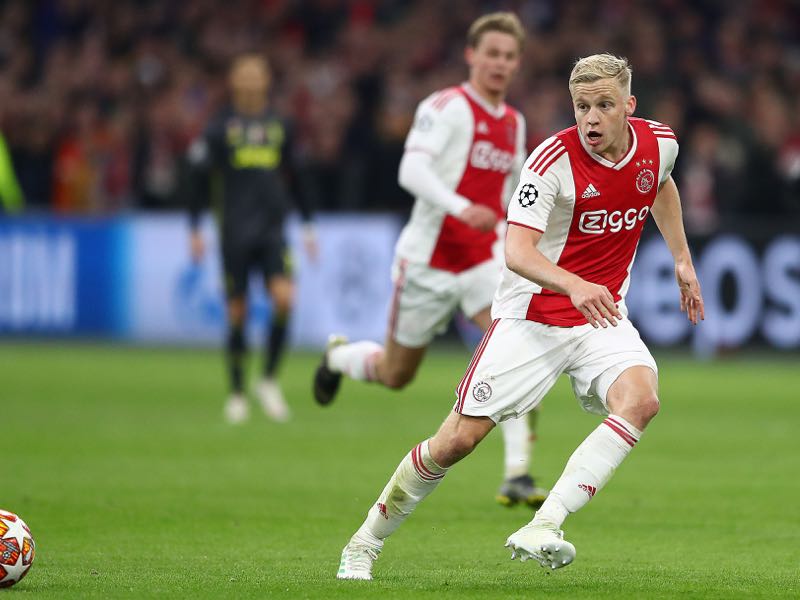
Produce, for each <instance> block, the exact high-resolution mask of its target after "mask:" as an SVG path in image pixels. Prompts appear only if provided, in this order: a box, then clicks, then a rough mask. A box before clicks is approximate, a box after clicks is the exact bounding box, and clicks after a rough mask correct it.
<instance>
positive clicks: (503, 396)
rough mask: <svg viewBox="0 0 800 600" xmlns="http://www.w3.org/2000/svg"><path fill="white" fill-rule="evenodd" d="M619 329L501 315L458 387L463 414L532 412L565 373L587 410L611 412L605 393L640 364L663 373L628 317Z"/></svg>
mask: <svg viewBox="0 0 800 600" xmlns="http://www.w3.org/2000/svg"><path fill="white" fill-rule="evenodd" d="M618 323H619V324H618V325H617V327H610V326H609V327H608V328H607V329H603V328H600V329H595V328H594V327H592V326H591V325H589V324H588V323H587V324H586V325H581V326H579V327H553V326H551V325H544V324H543V323H536V322H534V321H525V320H523V319H497V320H495V321H493V322H492V325H491V326H490V327H489V329H488V330H487V331H486V334H485V335H484V336H483V339H482V340H481V343H480V344H478V347H477V349H476V350H475V354H474V355H473V357H472V361H471V362H470V364H469V366H468V367H467V372H466V373H465V374H464V378H463V379H462V380H461V383H460V384H459V386H458V388H457V389H456V397H457V400H456V404H455V406H454V407H453V410H455V411H456V412H458V413H461V414H463V415H469V416H473V417H490V418H491V419H492V420H493V421H495V422H496V423H498V422H500V421H504V420H505V419H510V418H513V417H518V416H520V415H524V414H525V413H527V412H529V411H531V410H532V409H533V408H535V407H536V405H538V404H539V402H541V401H542V398H543V397H544V395H545V394H546V393H547V392H548V391H549V390H550V388H551V387H553V384H554V383H555V382H556V380H557V379H558V377H559V375H561V374H562V373H566V374H567V375H569V378H570V381H571V382H572V390H573V392H574V393H575V397H576V398H577V399H578V402H579V403H580V404H581V406H582V407H583V409H584V410H586V411H587V412H591V413H595V414H599V415H607V414H608V406H607V404H606V394H607V393H608V389H609V388H610V387H611V385H612V384H613V383H614V382H615V381H616V380H617V378H618V377H619V376H620V375H621V374H622V372H623V371H624V370H625V369H627V368H629V367H633V366H636V365H644V366H646V367H650V368H651V369H652V370H653V371H654V372H655V373H656V374H658V367H656V361H655V360H654V359H653V356H652V355H651V354H650V352H649V350H648V349H647V347H646V346H645V345H644V342H642V339H641V338H640V337H639V332H638V331H636V328H635V327H634V326H633V324H632V323H631V322H630V321H629V320H628V319H622V320H621V321H618Z"/></svg>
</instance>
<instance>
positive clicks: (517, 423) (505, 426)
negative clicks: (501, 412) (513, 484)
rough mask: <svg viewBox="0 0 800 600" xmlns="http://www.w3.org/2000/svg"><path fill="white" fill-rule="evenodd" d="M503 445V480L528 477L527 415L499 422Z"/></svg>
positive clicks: (528, 442)
mask: <svg viewBox="0 0 800 600" xmlns="http://www.w3.org/2000/svg"><path fill="white" fill-rule="evenodd" d="M500 430H501V431H502V432H503V444H504V445H505V478H506V479H513V478H514V477H520V476H521V475H528V473H529V468H530V455H531V430H530V427H529V426H528V415H523V416H521V417H518V418H516V419H506V420H505V421H501V422H500Z"/></svg>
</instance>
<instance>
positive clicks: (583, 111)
mask: <svg viewBox="0 0 800 600" xmlns="http://www.w3.org/2000/svg"><path fill="white" fill-rule="evenodd" d="M572 106H573V108H574V109H575V121H576V122H577V124H578V129H580V132H581V134H582V135H583V139H584V140H586V143H587V144H588V145H589V147H590V148H591V149H592V152H594V153H595V154H599V155H601V156H603V157H604V158H608V159H609V160H613V161H616V160H619V159H620V158H622V156H618V155H619V154H624V152H625V151H626V150H627V147H628V117H629V116H631V115H632V114H633V111H634V109H635V108H636V98H634V97H633V96H629V95H628V94H627V93H626V91H625V90H623V89H622V88H621V87H620V85H619V84H618V83H617V81H616V80H614V79H599V80H597V81H593V82H592V83H579V84H577V85H575V86H574V89H573V90H572Z"/></svg>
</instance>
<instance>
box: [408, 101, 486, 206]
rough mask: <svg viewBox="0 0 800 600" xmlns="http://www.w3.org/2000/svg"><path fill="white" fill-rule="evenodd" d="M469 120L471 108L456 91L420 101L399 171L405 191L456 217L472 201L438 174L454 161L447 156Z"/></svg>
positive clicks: (456, 144)
mask: <svg viewBox="0 0 800 600" xmlns="http://www.w3.org/2000/svg"><path fill="white" fill-rule="evenodd" d="M445 100H446V102H445ZM466 120H471V115H470V114H469V109H468V108H467V106H466V103H465V101H464V100H463V99H462V98H460V97H459V96H458V94H457V93H455V92H448V91H445V92H437V93H435V94H432V95H431V96H429V97H428V98H426V99H425V100H423V101H422V102H420V104H419V107H418V108H417V113H416V116H415V118H414V125H413V126H412V128H411V131H409V133H408V136H407V137H406V143H405V153H404V154H403V158H402V159H401V161H400V168H399V171H398V183H400V185H401V187H403V189H405V190H406V191H408V192H409V193H410V194H412V195H413V196H415V197H416V198H419V199H420V200H422V201H424V202H428V203H430V204H432V205H434V206H436V207H438V208H439V209H440V210H443V211H444V212H446V213H448V214H451V215H454V216H458V215H459V214H460V213H461V212H462V211H463V210H464V209H466V208H467V207H469V206H470V205H471V204H472V202H470V200H469V199H467V198H465V197H464V196H461V195H460V194H457V193H456V192H455V191H454V190H453V189H452V187H451V186H450V185H448V183H446V182H445V181H443V179H442V177H441V176H440V173H439V171H441V165H442V163H443V162H447V161H449V160H451V158H452V157H451V156H448V153H449V154H453V153H454V151H458V149H457V147H458V146H459V143H458V142H460V141H461V140H460V138H461V137H463V133H464V132H463V131H462V130H463V129H464V122H465V121H466ZM465 151H466V150H465ZM457 158H460V157H457ZM437 167H439V168H438V169H437Z"/></svg>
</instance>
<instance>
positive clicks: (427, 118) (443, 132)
mask: <svg viewBox="0 0 800 600" xmlns="http://www.w3.org/2000/svg"><path fill="white" fill-rule="evenodd" d="M436 96H437V94H433V95H431V96H429V97H428V98H426V99H425V100H423V101H422V102H420V104H419V106H418V107H417V112H416V114H415V115H414V124H413V125H412V127H411V131H409V132H408V136H407V137H406V144H405V149H406V152H409V151H412V152H413V151H420V152H425V153H427V154H430V155H431V156H432V157H434V158H436V157H438V156H439V155H440V154H441V153H442V151H443V150H444V149H445V147H446V146H447V143H448V142H449V141H450V137H451V136H452V135H453V130H454V129H455V126H456V123H455V122H454V119H453V118H452V112H453V111H452V110H437V108H436V107H435V105H434V102H433V100H435V98H436ZM448 104H452V102H451V103H448Z"/></svg>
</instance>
